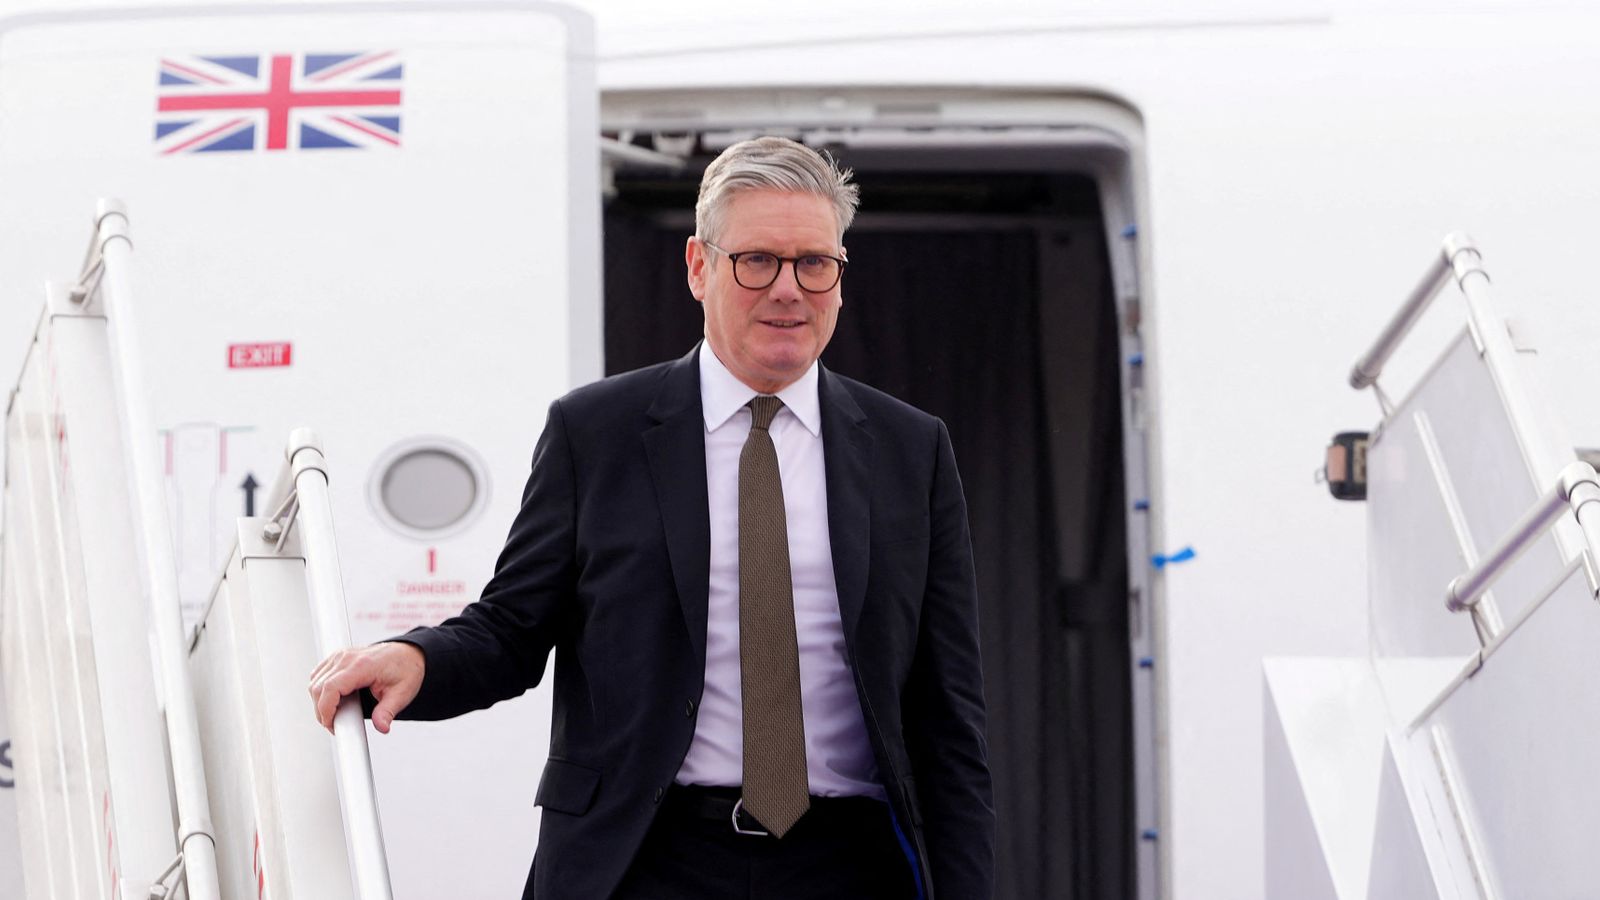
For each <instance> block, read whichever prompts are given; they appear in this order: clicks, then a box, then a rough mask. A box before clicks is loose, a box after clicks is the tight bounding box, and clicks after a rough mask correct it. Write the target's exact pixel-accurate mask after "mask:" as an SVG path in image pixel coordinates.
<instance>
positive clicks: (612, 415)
mask: <svg viewBox="0 0 1600 900" xmlns="http://www.w3.org/2000/svg"><path fill="white" fill-rule="evenodd" d="M696 352H697V351H691V352H690V353H689V354H688V355H687V356H685V357H684V358H682V359H680V360H677V361H675V362H671V363H663V364H661V365H657V366H652V367H649V368H646V369H640V370H638V371H635V372H629V373H627V374H624V375H618V376H615V377H612V378H608V379H606V380H604V381H601V382H598V383H595V384H592V385H589V386H587V387H583V388H579V389H578V390H576V391H573V392H572V393H570V394H568V395H567V396H566V397H563V398H561V399H560V400H557V401H556V402H555V403H553V404H551V406H550V413H549V419H548V421H547V423H546V425H545V430H544V434H543V435H542V436H541V437H540V438H539V443H538V446H537V447H536V449H535V450H534V455H533V471H532V474H531V475H530V477H529V479H528V484H527V488H526V489H525V490H524V491H523V497H522V509H521V512H519V513H518V514H517V518H516V521H515V522H514V523H513V524H512V527H511V535H510V537H509V539H508V540H507V541H506V546H505V549H504V551H502V553H501V555H500V559H499V562H498V563H497V565H496V570H495V574H494V577H493V579H492V580H491V581H490V582H489V584H488V585H487V586H486V587H485V588H484V591H483V595H482V598H481V599H479V600H478V602H476V603H474V604H472V605H471V606H468V607H467V608H466V609H465V610H464V611H463V612H462V613H461V615H460V616H457V617H455V618H453V619H450V620H448V621H446V622H444V623H442V624H441V625H439V626H438V627H435V628H429V629H418V630H416V631H413V632H411V633H409V634H407V635H406V636H405V637H404V638H402V640H405V641H408V642H411V643H414V644H416V645H417V646H418V647H421V648H422V650H423V652H424V653H425V654H426V656H427V669H426V673H425V676H424V680H423V684H422V690H421V693H420V694H418V696H417V698H416V699H415V700H414V701H413V702H412V703H411V705H410V706H409V707H408V708H407V709H406V710H405V712H404V715H403V717H405V718H414V719H440V718H445V717H448V716H454V715H458V714H460V713H463V712H467V711H469V710H473V709H479V708H482V707H485V706H488V705H489V704H491V703H494V702H496V701H499V700H502V699H506V698H508V697H514V696H516V695H518V694H521V693H522V692H523V691H525V690H527V689H528V688H530V687H532V686H533V685H535V684H537V683H538V682H539V680H540V678H541V677H542V675H543V673H544V668H545V660H546V658H547V657H548V656H549V654H550V651H551V650H552V649H553V650H554V651H555V658H556V662H555V698H554V719H553V725H552V729H551V736H550V759H549V761H548V762H547V763H546V764H545V769H544V777H543V780H542V781H541V782H540V785H539V792H538V797H537V801H536V802H537V803H538V804H539V805H541V806H543V807H544V817H543V821H542V824H541V829H540V838H539V848H538V853H537V855H536V858H535V860H534V866H533V871H532V873H531V874H530V876H529V879H528V889H527V892H526V893H525V894H524V897H525V898H527V897H537V898H541V900H571V898H575V900H603V898H605V897H607V896H609V895H610V893H611V892H612V891H613V890H615V889H616V887H617V886H618V884H619V883H620V882H621V880H622V878H623V875H624V873H625V872H626V870H627V867H628V865H629V863H630V861H631V860H632V858H633V856H634V853H635V852H636V851H637V850H638V848H639V846H640V844H641V843H642V841H643V839H644V835H645V832H646V830H648V829H649V827H650V824H651V821H652V819H653V817H654V815H655V812H656V810H657V809H658V804H659V802H660V800H661V798H662V794H663V792H664V790H665V789H666V788H667V787H668V786H669V785H671V784H672V782H673V778H674V776H675V775H676V774H677V771H678V767H679V765H680V764H681V763H682V762H683V758H684V755H685V754H686V753H687V751H688V749H689V742H690V739H691V738H692V737H693V735H694V727H695V713H696V710H697V708H698V706H699V701H700V696H701V689H702V687H703V684H704V680H705V652H706V592H707V578H708V567H709V564H710V563H709V555H710V550H709V543H710V524H709V514H708V512H707V505H706V463H705V425H704V420H703V418H702V415H701V411H700V373H699V364H698V359H697V357H696ZM818 390H819V392H820V399H821V406H822V438H823V448H824V458H825V466H826V478H827V486H828V529H829V535H830V538H831V541H832V547H833V562H834V574H835V579H836V581H837V584H838V589H839V611H840V614H841V616H842V618H843V622H844V635H845V642H846V645H847V647H848V653H849V660H850V664H851V667H852V669H853V670H854V675H855V682H856V691H857V694H858V695H859V697H860V699H861V709H862V712H863V714H864V717H865V719H866V724H867V732H868V734H869V736H870V738H871V741H872V750H873V755H874V758H875V759H876V761H877V766H878V774H879V778H880V779H881V780H882V782H883V785H884V787H885V788H886V790H887V792H888V795H889V801H890V803H891V805H892V806H893V810H894V814H895V816H896V818H897V819H898V821H899V822H900V824H901V826H902V827H903V828H904V829H905V831H906V833H907V837H908V839H909V840H910V842H911V844H912V846H913V847H914V848H915V850H916V855H917V858H918V861H919V864H920V867H921V871H922V873H923V876H924V890H925V892H926V893H927V895H928V896H929V897H930V898H932V897H933V896H934V893H935V892H937V894H938V896H939V897H941V898H944V900H986V898H988V897H989V896H990V894H991V891H992V889H991V882H992V880H993V866H994V812H993V802H992V798H991V790H990V782H989V770H988V763H987V758H986V757H987V749H986V742H985V737H984V700H983V685H982V678H981V674H980V670H979V661H978V632H977V627H978V621H977V601H976V585H975V583H974V580H973V571H972V550H971V542H970V539H969V536H968V531H967V514H966V502H965V500H964V499H963V497H962V493H961V482H960V479H959V477H958V476H957V474H956V465H955V457H954V455H953V454H952V452H951V449H950V439H949V435H948V434H947V433H946V431H945V427H944V423H943V422H940V421H939V420H938V419H936V418H934V417H932V416H929V415H927V414H926V413H923V412H920V411H918V410H916V409H914V408H912V407H910V406H908V405H906V404H904V403H901V402H900V401H898V400H895V399H893V398H891V397H889V396H888V395H886V394H883V393H881V392H879V391H876V390H873V389H872V388H869V387H867V386H865V385H862V384H860V383H858V382H855V381H851V380H850V379H848V378H843V377H840V376H838V375H834V374H833V373H831V372H828V371H827V370H826V369H824V370H822V372H821V378H820V381H819V387H818ZM529 762H530V764H532V763H533V762H534V761H533V760H530V761H529Z"/></svg>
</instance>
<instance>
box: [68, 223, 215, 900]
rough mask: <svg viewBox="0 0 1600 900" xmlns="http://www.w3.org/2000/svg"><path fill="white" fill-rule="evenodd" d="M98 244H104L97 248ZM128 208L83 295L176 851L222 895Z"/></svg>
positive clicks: (99, 230)
mask: <svg viewBox="0 0 1600 900" xmlns="http://www.w3.org/2000/svg"><path fill="white" fill-rule="evenodd" d="M96 251H98V252H96ZM132 253H133V243H132V241H131V240H130V239H129V237H128V214H127V210H126V209H125V208H124V207H123V205H122V203H121V202H120V201H117V200H101V201H100V202H99V203H98V204H97V206H96V210H95V245H94V246H93V247H91V259H93V258H94V257H96V256H98V261H97V262H96V263H95V265H94V266H92V267H91V268H90V270H89V271H88V272H85V284H84V285H82V286H81V288H82V290H81V298H82V299H83V300H85V301H86V300H88V299H89V298H90V297H91V296H92V295H93V294H94V292H95V290H96V288H98V291H99V294H100V297H101V302H102V303H104V305H105V312H106V318H107V320H108V324H109V332H110V337H111V346H112V352H113V354H114V355H115V358H116V361H117V365H116V371H117V372H118V377H119V380H120V382H121V384H120V387H121V401H122V410H123V432H124V434H125V435H126V436H127V443H128V458H127V460H128V466H127V467H128V477H129V480H130V482H131V483H132V484H133V486H134V497H133V502H134V506H135V509H136V510H137V514H138V525H139V531H140V535H141V540H142V542H143V545H144V548H145V553H144V561H145V578H146V586H147V587H148V589H149V591H150V597H149V600H150V607H151V618H152V627H153V628H154V629H155V634H156V647H157V652H158V654H159V657H158V659H157V661H156V663H157V672H158V675H159V677H160V680H161V686H162V696H163V697H164V699H165V713H166V726H167V741H168V744H169V750H170V752H171V754H172V784H173V791H174V793H175V794H176V799H177V809H178V851H179V853H180V854H181V857H180V858H181V859H182V861H183V862H182V866H183V872H184V880H185V883H186V884H187V887H188V897H189V900H219V898H220V897H221V889H220V887H219V884H218V879H217V857H216V837H215V836H214V835H213V834H212V824H211V803H210V799H209V797H208V796H207V792H206V778H205V763H204V760H203V757H202V755H201V749H200V728H199V722H198V721H197V720H196V717H195V703H194V687H193V685H192V684H191V683H190V680H189V667H188V663H187V657H188V653H187V647H188V644H187V642H186V641H185V640H184V634H183V606H182V599H181V598H180V596H179V593H178V567H177V561H176V558H175V556H174V554H173V548H172V526H171V523H170V522H169V521H168V517H167V501H166V491H165V490H164V489H163V486H162V484H161V481H160V478H161V472H162V466H161V463H160V461H159V460H158V459H157V458H156V444H155V437H156V430H155V423H154V419H153V418H152V417H151V414H150V407H149V403H148V399H147V398H148V397H149V396H150V395H149V393H148V388H147V386H146V383H145V379H144V367H143V365H142V363H141V357H140V350H139V348H140V347H141V346H142V344H141V342H140V340H139V330H138V318H137V315H136V314H135V311H134V303H133V292H132V287H131V284H130V279H129V271H128V264H129V256H130V255H131V254H132Z"/></svg>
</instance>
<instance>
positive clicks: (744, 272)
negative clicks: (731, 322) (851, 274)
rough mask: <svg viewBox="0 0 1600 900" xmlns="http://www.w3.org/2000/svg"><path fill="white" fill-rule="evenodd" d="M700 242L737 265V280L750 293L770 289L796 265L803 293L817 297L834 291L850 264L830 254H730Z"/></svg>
mask: <svg viewBox="0 0 1600 900" xmlns="http://www.w3.org/2000/svg"><path fill="white" fill-rule="evenodd" d="M700 243H702V244H705V245H706V246H707V247H710V248H711V249H713V250H715V251H717V252H718V253H721V254H722V255H723V256H726V257H727V258H728V261H729V262H731V263H733V280H734V281H737V282H738V283H739V286H740V287H742V288H744V289H745V290H749V291H759V290H763V289H765V288H767V287H770V286H771V285H772V283H773V282H774V281H777V280H778V273H779V272H781V271H783V264H784V263H790V264H791V265H793V266H794V280H795V281H796V282H798V283H799V285H800V289H801V290H803V291H808V292H810V293H813V294H820V293H822V292H824V291H831V290H833V286H834V285H836V284H838V283H839V279H840V278H843V277H844V266H845V263H846V262H847V260H843V259H840V258H839V257H837V256H829V255H827V254H826V253H807V254H805V255H804V256H779V255H777V254H776V253H768V252H767V251H765V250H744V251H741V252H739V253H729V252H728V251H726V250H724V249H722V248H721V247H718V246H717V245H716V244H713V243H711V242H710V241H708V240H705V239H701V241H700Z"/></svg>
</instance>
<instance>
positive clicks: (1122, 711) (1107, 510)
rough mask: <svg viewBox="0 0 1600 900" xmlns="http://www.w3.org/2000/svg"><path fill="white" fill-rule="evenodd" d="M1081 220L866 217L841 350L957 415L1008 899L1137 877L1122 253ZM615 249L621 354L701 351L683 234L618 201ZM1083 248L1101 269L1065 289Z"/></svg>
mask: <svg viewBox="0 0 1600 900" xmlns="http://www.w3.org/2000/svg"><path fill="white" fill-rule="evenodd" d="M1084 234H1086V235H1089V236H1090V237H1088V238H1081V239H1079V240H1078V243H1076V244H1074V243H1073V238H1072V237H1071V236H1068V237H1062V236H1059V235H1057V236H1054V237H1052V238H1051V239H1049V240H1045V239H1042V238H1041V235H1040V233H1039V232H1038V231H1037V230H1035V229H1032V228H1026V227H1019V228H1017V229H1015V230H982V231H967V230H962V231H921V230H907V231H887V230H872V229H870V228H862V229H859V230H854V231H852V232H851V234H850V235H849V237H848V240H847V241H846V243H847V244H848V246H849V248H850V259H851V263H850V268H849V271H848V273H847V274H846V277H845V290H844V307H843V309H842V310H841V312H840V315H839V326H838V330H837V332H836V333H835V334H834V337H833V341H832V343H831V344H830V345H829V347H828V349H827V351H826V352H825V353H824V356H823V361H824V363H825V364H826V365H828V366H829V367H830V368H831V369H833V370H834V371H837V372H840V373H841V374H845V375H849V376H851V377H854V378H857V379H859V380H861V381H864V382H866V383H868V384H871V385H873V386H875V387H878V388H880V389H882V390H884V391H887V392H888V393H890V394H892V395H894V396H896V397H899V398H901V399H903V400H905V401H907V402H908V403H911V404H913V405H915V406H918V407H920V408H922V409H924V410H927V411H928V412H930V413H933V414H934V415H937V416H940V417H941V418H943V419H944V420H945V422H946V423H947V424H948V425H949V428H950V434H951V440H952V441H953V442H954V445H955V452H956V459H957V461H958V464H959V465H960V469H961V476H962V481H963V484H964V487H965V490H966V497H967V504H968V511H969V517H970V521H971V525H972V536H973V549H974V553H975V557H976V563H977V572H978V586H979V593H980V602H981V610H980V615H981V624H980V627H981V630H982V634H981V637H982V647H983V653H984V678H985V686H986V694H987V697H988V701H989V741H990V760H991V766H992V769H993V772H994V779H995V793H996V809H997V813H998V816H999V844H998V869H997V871H998V873H999V874H998V892H997V897H999V898H1002V900H1038V898H1055V897H1061V898H1085V900H1087V898H1125V897H1129V896H1132V893H1133V886H1132V880H1131V879H1132V860H1133V853H1132V843H1131V841H1132V838H1133V827H1134V826H1133V822H1132V793H1131V792H1132V781H1131V764H1130V747H1129V742H1130V737H1129V733H1130V727H1129V712H1128V707H1129V699H1128V666H1129V661H1128V642H1127V623H1126V585H1127V578H1126V568H1125V567H1126V560H1125V551H1124V547H1123V521H1122V507H1123V502H1122V496H1121V484H1122V473H1121V459H1122V456H1121V449H1120V424H1119V422H1118V418H1117V417H1118V414H1119V413H1118V409H1119V406H1118V404H1119V399H1120V387H1119V385H1118V383H1117V375H1116V373H1117V369H1116V359H1115V352H1116V351H1115V346H1116V343H1115V330H1114V329H1115V326H1114V322H1113V321H1112V316H1111V314H1110V300H1109V298H1108V297H1107V296H1106V295H1105V292H1106V286H1105V282H1104V262H1103V256H1104V251H1103V247H1101V246H1100V245H1099V244H1098V242H1097V239H1094V238H1093V237H1092V236H1093V235H1094V234H1095V232H1094V231H1093V229H1087V230H1085V231H1084ZM1085 240H1087V241H1088V243H1087V244H1085V243H1084V241H1085ZM606 247H607V254H606V260H607V264H606V275H607V279H608V281H607V290H606V295H607V308H606V322H607V334H606V351H607V369H608V370H609V371H625V370H626V369H629V368H634V367H636V366H639V365H644V364H647V363H650V362H657V361H660V360H662V359H669V358H672V357H674V356H677V355H680V354H682V353H683V352H684V351H685V350H686V349H687V348H688V347H689V346H690V345H691V344H692V343H693V342H694V341H695V340H696V339H697V338H698V337H699V335H700V325H701V318H700V313H699V309H698V305H697V304H695V303H694V301H693V299H692V298H691V297H690V296H689V294H688V291H687V289H686V287H685V286H684V280H683V278H684V276H683V261H682V256H683V249H682V248H683V235H682V233H681V232H677V231H673V232H670V233H664V232H663V231H662V230H661V229H659V228H657V227H656V226H654V225H653V224H651V223H649V222H648V221H647V220H644V219H635V218H631V217H627V216H620V215H612V216H609V217H608V219H607V223H606ZM1070 253H1076V254H1077V256H1078V257H1082V258H1084V259H1089V260H1092V261H1093V262H1094V264H1095V265H1097V266H1099V268H1098V269H1095V268H1094V267H1092V266H1091V267H1088V268H1085V269H1083V270H1082V271H1080V272H1078V273H1077V274H1078V277H1077V278H1076V279H1075V280H1071V287H1072V289H1071V290H1067V291H1063V290H1060V289H1059V288H1060V285H1058V284H1056V283H1055V282H1056V281H1057V279H1056V278H1055V277H1054V276H1055V275H1057V274H1059V273H1058V272H1057V271H1056V270H1057V269H1059V268H1060V267H1061V265H1063V264H1071V263H1072V260H1073V258H1074V257H1071V256H1068V255H1064V254H1070ZM1085 254H1087V255H1085ZM651 260H656V261H655V262H652V261H651ZM1042 274H1049V275H1051V276H1052V278H1051V279H1050V281H1051V283H1047V284H1041V275H1042ZM1046 303H1053V304H1056V306H1051V307H1049V308H1048V309H1047V310H1046V312H1047V313H1051V314H1048V315H1045V316H1043V317H1042V316H1041V306H1042V305H1043V304H1046ZM1069 306H1070V308H1067V307H1069ZM1107 354H1109V356H1108V355H1107ZM1062 360H1066V361H1067V362H1068V363H1070V364H1069V365H1067V366H1066V367H1063V366H1062V365H1060V364H1059V363H1060V362H1061V361H1062ZM1052 361H1054V362H1052ZM1062 378H1070V379H1072V383H1067V384H1061V383H1056V382H1059V381H1061V379H1062ZM1047 380H1052V381H1051V383H1050V384H1049V385H1048V387H1049V388H1050V389H1049V390H1047V389H1046V388H1047V384H1046V381H1047ZM1063 468H1064V469H1066V470H1067V471H1062V472H1058V471H1057V470H1058V469H1063Z"/></svg>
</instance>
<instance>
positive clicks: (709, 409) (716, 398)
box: [700, 342, 822, 437]
mask: <svg viewBox="0 0 1600 900" xmlns="http://www.w3.org/2000/svg"><path fill="white" fill-rule="evenodd" d="M817 382H818V375H817V364H816V363H815V362H813V363H812V364H811V368H809V369H806V373H805V374H804V375H802V376H800V378H799V380H797V381H796V382H795V383H794V384H791V385H789V386H788V387H786V388H784V389H783V390H781V391H779V392H778V399H779V400H782V401H783V405H784V407H785V408H786V409H788V410H789V411H790V412H791V413H793V414H794V417H795V418H797V419H799V420H800V424H801V425H804V426H805V428H806V430H807V431H809V432H811V436H812V437H819V436H821V434H822V404H821V401H819V400H818V399H817ZM756 394H757V392H756V391H754V390H751V388H750V386H749V385H747V384H745V383H744V382H742V381H740V380H739V379H738V378H736V377H734V374H733V373H732V372H729V371H728V367H727V366H724V365H723V364H722V360H720V359H717V354H716V353H715V352H713V351H712V349H711V345H710V344H707V343H703V342H702V343H701V345H700V412H701V413H702V414H703V415H704V416H705V420H706V430H707V431H716V430H717V429H718V428H721V427H722V426H723V425H725V424H727V422H728V420H729V419H731V418H733V414H734V413H736V412H738V411H739V410H740V409H742V408H743V407H744V405H745V404H746V403H749V402H750V398H752V397H754V396H756Z"/></svg>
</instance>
